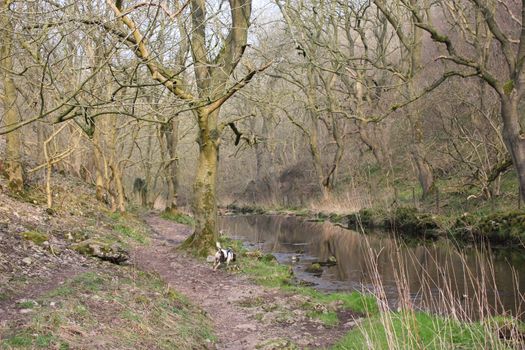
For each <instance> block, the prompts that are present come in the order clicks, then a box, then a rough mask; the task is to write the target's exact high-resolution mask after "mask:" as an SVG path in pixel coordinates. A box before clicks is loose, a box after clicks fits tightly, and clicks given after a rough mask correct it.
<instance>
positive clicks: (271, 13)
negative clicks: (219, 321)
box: [0, 0, 525, 249]
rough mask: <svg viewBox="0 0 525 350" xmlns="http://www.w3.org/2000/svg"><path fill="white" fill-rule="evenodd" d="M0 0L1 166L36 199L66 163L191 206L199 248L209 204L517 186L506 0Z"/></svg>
mask: <svg viewBox="0 0 525 350" xmlns="http://www.w3.org/2000/svg"><path fill="white" fill-rule="evenodd" d="M1 5H2V6H1V15H2V17H1V20H2V25H1V30H2V42H1V44H2V46H1V50H2V51H1V61H0V63H1V68H2V69H1V71H2V72H1V73H2V84H1V87H2V95H1V96H2V105H1V106H2V127H1V129H0V134H2V135H3V137H2V148H3V149H4V151H3V154H4V156H3V165H2V171H3V173H4V174H5V175H6V177H7V178H8V179H9V187H10V189H11V190H13V191H22V190H23V189H24V186H27V185H28V184H30V183H31V181H33V182H40V183H45V184H46V186H47V194H48V200H47V202H48V203H47V206H48V207H49V208H52V207H53V205H54V203H53V196H52V191H53V186H54V184H53V183H54V181H53V173H54V172H56V171H59V172H63V173H67V174H72V175H74V176H76V177H78V178H81V179H83V180H84V181H86V182H88V183H92V184H94V185H95V186H96V197H97V199H98V200H99V201H101V202H103V203H105V204H106V205H107V206H108V207H109V208H110V209H111V210H112V211H119V212H125V211H126V210H127V206H129V205H130V204H135V205H142V206H150V207H152V206H154V204H155V202H157V205H158V206H160V207H162V208H166V209H167V210H177V208H178V207H179V206H181V207H185V206H186V207H191V208H192V213H193V215H194V217H195V219H196V230H195V237H194V238H195V241H194V243H193V244H195V245H198V246H199V247H200V248H203V247H206V246H209V245H210V242H213V241H214V238H213V237H214V236H215V235H216V231H217V228H216V217H217V206H218V204H221V205H228V204H231V203H234V204H236V205H241V206H242V205H256V206H266V207H292V208H293V207H306V208H309V207H316V208H320V209H325V208H327V210H328V211H330V210H331V209H333V208H337V209H339V210H345V211H346V212H352V211H355V210H359V209H360V208H363V207H374V206H381V207H391V206H392V205H396V204H398V203H403V200H405V202H407V203H408V204H409V205H412V204H415V205H416V206H421V205H423V206H424V204H425V203H427V204H428V205H427V206H429V207H431V208H434V209H437V210H438V211H439V210H440V208H441V207H444V208H445V209H447V208H457V207H459V209H461V207H464V206H470V207H483V206H485V207H487V208H489V209H488V210H489V211H490V210H492V211H494V210H509V209H511V210H515V209H517V208H518V206H519V205H520V203H519V202H521V200H523V198H524V197H525V138H524V136H523V135H524V134H523V122H524V117H523V111H522V108H523V104H522V95H523V94H524V91H525V90H524V89H525V87H524V86H523V85H522V84H523V79H524V74H525V73H524V72H523V64H524V60H523V56H524V55H525V31H523V30H522V5H521V3H519V2H518V1H510V0H509V1H500V0H498V1H496V0H469V1H467V0H465V1H459V0H442V1H441V0H440V1H415V0H396V1H388V2H387V1H365V0H357V1H347V2H340V1H320V2H317V1H313V2H304V1H276V2H267V3H265V2H260V3H259V2H258V3H253V4H252V2H251V0H242V1H241V0H239V1H231V2H230V3H229V4H227V3H224V2H205V1H186V2H184V1H173V2H155V1H152V2H140V1H116V2H112V1H105V2H104V1H88V2H83V1H75V2H67V1H65V2H54V1H26V2H18V1H2V3H1ZM219 150H221V151H220V152H219ZM436 193H437V195H436ZM440 193H441V198H439V194H440ZM436 197H437V198H436ZM429 198H430V199H429ZM447 198H450V200H447ZM440 199H441V201H440ZM436 201H437V202H438V203H436V205H434V204H430V203H434V202H436ZM486 203H492V204H491V205H487V204H486ZM494 203H496V204H494ZM200 248H199V249H200Z"/></svg>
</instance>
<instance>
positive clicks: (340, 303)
mask: <svg viewBox="0 0 525 350" xmlns="http://www.w3.org/2000/svg"><path fill="white" fill-rule="evenodd" d="M343 304H344V303H343V301H342V300H335V301H332V302H331V303H330V304H328V310H330V311H338V310H340V309H341V308H342V307H343Z"/></svg>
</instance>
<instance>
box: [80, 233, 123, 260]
mask: <svg viewBox="0 0 525 350" xmlns="http://www.w3.org/2000/svg"><path fill="white" fill-rule="evenodd" d="M71 248H72V249H73V250H74V251H76V252H77V253H80V254H82V255H86V256H93V257H96V258H99V259H101V260H104V261H109V262H111V263H113V264H117V265H121V264H123V263H125V262H126V261H128V260H129V252H128V251H126V250H125V249H124V248H122V247H121V246H119V245H118V244H112V245H109V244H107V243H102V242H99V241H95V240H92V239H88V240H86V241H83V242H80V243H77V244H74V245H72V246H71Z"/></svg>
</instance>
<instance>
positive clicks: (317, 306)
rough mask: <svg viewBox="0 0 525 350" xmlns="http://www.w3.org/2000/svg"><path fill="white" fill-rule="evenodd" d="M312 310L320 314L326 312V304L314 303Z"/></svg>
mask: <svg viewBox="0 0 525 350" xmlns="http://www.w3.org/2000/svg"><path fill="white" fill-rule="evenodd" d="M314 310H315V311H317V312H320V313H322V314H327V313H328V308H327V307H326V305H323V304H315V305H314Z"/></svg>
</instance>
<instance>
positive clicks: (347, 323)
mask: <svg viewBox="0 0 525 350" xmlns="http://www.w3.org/2000/svg"><path fill="white" fill-rule="evenodd" d="M356 324H357V322H355V321H349V322H346V323H345V324H344V325H343V327H344V328H354V327H355V326H356Z"/></svg>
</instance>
